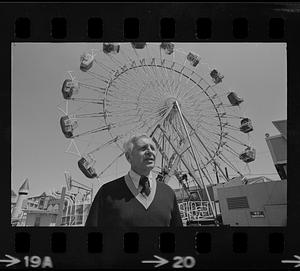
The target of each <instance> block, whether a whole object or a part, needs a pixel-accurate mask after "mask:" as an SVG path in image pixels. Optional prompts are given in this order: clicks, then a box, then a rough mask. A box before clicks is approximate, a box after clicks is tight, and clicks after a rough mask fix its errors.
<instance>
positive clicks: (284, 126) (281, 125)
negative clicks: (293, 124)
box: [272, 120, 287, 139]
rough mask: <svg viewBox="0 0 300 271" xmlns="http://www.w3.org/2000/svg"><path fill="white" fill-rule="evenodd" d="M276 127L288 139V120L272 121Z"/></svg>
mask: <svg viewBox="0 0 300 271" xmlns="http://www.w3.org/2000/svg"><path fill="white" fill-rule="evenodd" d="M272 123H273V124H274V126H275V127H276V128H277V130H278V131H279V132H280V134H281V135H282V136H283V137H284V138H285V139H287V121H286V120H274V121H272Z"/></svg>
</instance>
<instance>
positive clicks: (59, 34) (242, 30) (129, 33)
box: [15, 17, 285, 41]
mask: <svg viewBox="0 0 300 271" xmlns="http://www.w3.org/2000/svg"><path fill="white" fill-rule="evenodd" d="M284 22H285V21H284V19H283V18H280V17H274V18H270V19H269V21H268V22H266V23H267V24H268V27H267V29H268V35H267V37H269V38H270V39H271V40H277V39H282V38H284V30H285V29H284V25H285V24H284ZM86 26H87V32H86V38H89V39H101V38H103V36H104V34H103V20H102V18H100V17H93V18H89V19H88V21H87V23H86ZM69 27H70V25H69V24H68V21H67V19H66V18H65V17H54V18H52V19H51V23H50V37H51V38H53V39H55V40H57V41H59V40H61V39H66V38H68V35H67V33H68V32H69ZM140 28H141V26H140V20H139V18H136V17H131V18H125V19H124V21H123V30H124V36H123V38H125V39H139V38H140ZM194 28H195V34H196V37H197V39H199V40H201V39H204V40H205V39H210V38H212V29H213V23H212V20H211V19H210V18H206V17H203V18H198V19H197V20H196V22H195V26H194ZM31 29H32V24H31V20H30V18H28V17H20V18H17V19H16V20H15V38H17V39H28V38H30V37H31ZM249 29H251V25H249V21H248V19H247V18H245V17H240V18H234V19H233V20H232V36H233V38H235V39H237V40H242V39H246V38H248V37H249ZM251 30H252V29H251ZM159 35H160V37H161V38H162V39H175V38H176V36H177V35H176V20H175V19H174V18H169V17H164V18H161V19H160V24H159Z"/></svg>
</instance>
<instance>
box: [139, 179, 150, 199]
mask: <svg viewBox="0 0 300 271" xmlns="http://www.w3.org/2000/svg"><path fill="white" fill-rule="evenodd" d="M140 185H141V186H142V191H141V193H145V194H146V196H149V194H150V183H149V180H148V178H147V177H146V176H141V178H140Z"/></svg>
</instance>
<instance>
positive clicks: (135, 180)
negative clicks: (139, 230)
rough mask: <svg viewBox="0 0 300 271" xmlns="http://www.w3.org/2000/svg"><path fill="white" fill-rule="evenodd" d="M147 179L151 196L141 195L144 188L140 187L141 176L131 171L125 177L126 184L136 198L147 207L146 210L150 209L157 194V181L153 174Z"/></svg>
mask: <svg viewBox="0 0 300 271" xmlns="http://www.w3.org/2000/svg"><path fill="white" fill-rule="evenodd" d="M146 177H147V178H148V180H149V185H150V194H149V195H148V196H146V195H145V194H144V193H141V190H142V186H141V185H139V182H140V178H141V176H140V175H139V174H137V173H136V172H134V171H133V170H130V171H129V172H128V174H127V175H126V176H125V182H126V184H127V186H128V188H129V190H130V191H131V193H132V194H133V195H134V196H135V198H136V199H137V200H138V201H139V202H140V203H141V204H142V205H143V206H144V207H145V209H148V207H149V206H150V204H151V202H152V201H153V199H154V195H155V192H156V180H155V179H154V177H153V175H152V174H151V172H150V174H149V175H148V176H146Z"/></svg>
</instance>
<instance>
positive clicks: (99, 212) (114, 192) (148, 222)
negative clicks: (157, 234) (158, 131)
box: [86, 135, 182, 227]
mask: <svg viewBox="0 0 300 271" xmlns="http://www.w3.org/2000/svg"><path fill="white" fill-rule="evenodd" d="M124 149H125V156H126V158H127V160H128V162H129V163H130V165H131V169H130V171H129V172H128V174H127V175H126V176H123V177H121V178H119V179H117V180H114V181H112V182H109V183H106V184H104V185H103V186H102V187H101V188H100V189H99V191H98V193H97V195H96V197H95V199H94V202H93V204H92V206H91V209H90V213H89V216H88V218H87V221H86V226H90V227H176V226H182V220H181V217H180V213H179V209H178V205H177V201H176V197H175V193H174V191H173V190H172V189H171V188H170V187H169V186H168V185H166V184H165V183H162V182H157V181H156V180H155V178H154V176H153V174H152V173H151V170H152V169H153V168H154V166H155V158H156V148H155V144H154V143H153V141H152V139H151V138H149V137H148V136H147V135H137V136H133V137H131V138H130V139H129V141H128V142H126V143H125V144H124Z"/></svg>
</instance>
